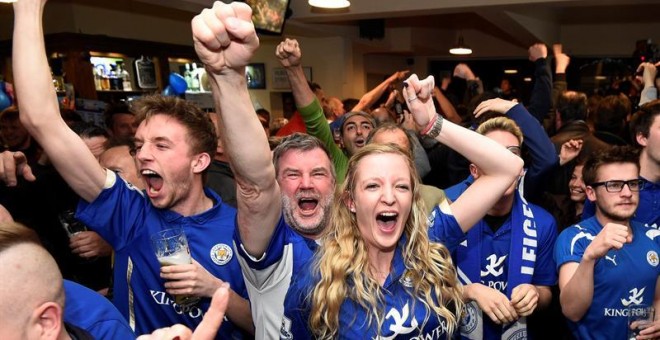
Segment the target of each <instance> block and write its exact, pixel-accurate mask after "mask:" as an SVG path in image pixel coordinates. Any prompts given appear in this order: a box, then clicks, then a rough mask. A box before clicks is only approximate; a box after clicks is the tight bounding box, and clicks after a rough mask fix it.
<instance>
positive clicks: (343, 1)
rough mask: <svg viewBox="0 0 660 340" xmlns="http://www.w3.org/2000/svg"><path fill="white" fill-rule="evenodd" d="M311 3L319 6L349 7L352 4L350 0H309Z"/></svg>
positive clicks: (313, 5)
mask: <svg viewBox="0 0 660 340" xmlns="http://www.w3.org/2000/svg"><path fill="white" fill-rule="evenodd" d="M308 3H309V5H310V6H312V7H317V8H331V9H338V8H347V7H348V6H350V5H351V3H350V1H348V0H309V1H308Z"/></svg>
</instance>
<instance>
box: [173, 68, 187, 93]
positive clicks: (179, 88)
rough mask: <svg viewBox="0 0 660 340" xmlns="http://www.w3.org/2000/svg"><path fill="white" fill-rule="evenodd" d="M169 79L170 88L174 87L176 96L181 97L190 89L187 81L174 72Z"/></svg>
mask: <svg viewBox="0 0 660 340" xmlns="http://www.w3.org/2000/svg"><path fill="white" fill-rule="evenodd" d="M169 79H170V86H171V87H172V90H173V91H174V94H175V95H180V94H182V93H185V92H186V89H187V88H188V84H187V83H186V79H185V78H183V77H182V76H181V75H180V74H178V73H175V72H172V73H170V78H169Z"/></svg>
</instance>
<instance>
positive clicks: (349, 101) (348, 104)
mask: <svg viewBox="0 0 660 340" xmlns="http://www.w3.org/2000/svg"><path fill="white" fill-rule="evenodd" d="M341 102H342V104H344V110H346V112H350V111H353V108H354V107H355V105H357V104H358V103H359V102H360V100H359V99H356V98H346V99H344V100H342V101H341Z"/></svg>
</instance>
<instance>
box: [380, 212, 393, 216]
mask: <svg viewBox="0 0 660 340" xmlns="http://www.w3.org/2000/svg"><path fill="white" fill-rule="evenodd" d="M380 215H382V216H385V217H394V216H396V215H397V213H394V212H386V213H381V214H380Z"/></svg>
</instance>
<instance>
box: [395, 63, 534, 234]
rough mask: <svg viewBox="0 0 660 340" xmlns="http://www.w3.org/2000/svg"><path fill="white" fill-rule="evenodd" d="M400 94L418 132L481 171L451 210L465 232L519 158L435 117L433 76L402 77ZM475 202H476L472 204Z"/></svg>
mask: <svg viewBox="0 0 660 340" xmlns="http://www.w3.org/2000/svg"><path fill="white" fill-rule="evenodd" d="M406 84H407V86H405V89H404V96H405V98H406V100H407V101H408V107H409V108H410V109H411V110H412V111H413V114H414V118H415V123H416V124H417V125H418V126H421V127H423V128H422V130H421V131H422V133H423V134H427V135H428V136H430V137H433V138H435V139H436V140H437V141H439V142H440V143H443V144H445V145H447V146H449V147H450V148H452V149H454V150H456V151H457V152H458V153H460V154H461V155H463V156H465V157H466V158H467V159H469V160H470V161H471V162H472V163H474V164H476V165H477V166H478V167H479V169H482V170H483V172H484V176H483V177H479V179H477V180H475V182H474V184H472V185H471V186H470V187H469V188H468V189H467V190H466V191H465V193H463V194H462V195H461V196H460V197H459V198H458V200H456V201H455V202H454V203H452V205H451V210H452V213H453V214H454V217H455V218H456V220H457V221H458V223H459V225H460V226H461V229H463V231H468V230H469V229H470V228H472V226H473V225H474V224H475V223H477V221H479V220H480V219H481V218H482V217H483V216H484V215H485V214H486V212H487V211H488V210H489V209H490V208H491V207H492V206H493V205H494V204H495V202H497V200H499V199H500V198H501V197H502V195H503V194H504V192H505V191H506V189H507V188H508V187H509V186H511V183H513V181H515V180H516V178H517V177H518V176H519V175H520V172H521V170H522V166H523V162H522V160H521V159H520V157H518V156H516V155H514V154H513V153H511V152H509V151H508V150H507V149H506V148H504V147H503V146H501V145H499V144H497V142H495V141H493V140H491V139H489V138H487V137H484V136H481V135H479V134H478V133H476V132H473V131H470V130H468V129H465V128H462V127H460V126H458V125H456V124H454V123H451V122H449V121H443V118H442V117H440V116H438V114H437V113H436V112H435V107H434V106H433V101H432V100H431V95H432V91H433V86H434V83H433V77H428V78H426V79H424V80H421V81H420V80H419V79H418V78H417V76H416V75H414V74H413V75H412V76H410V78H408V80H406ZM475 202H479V204H475Z"/></svg>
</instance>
